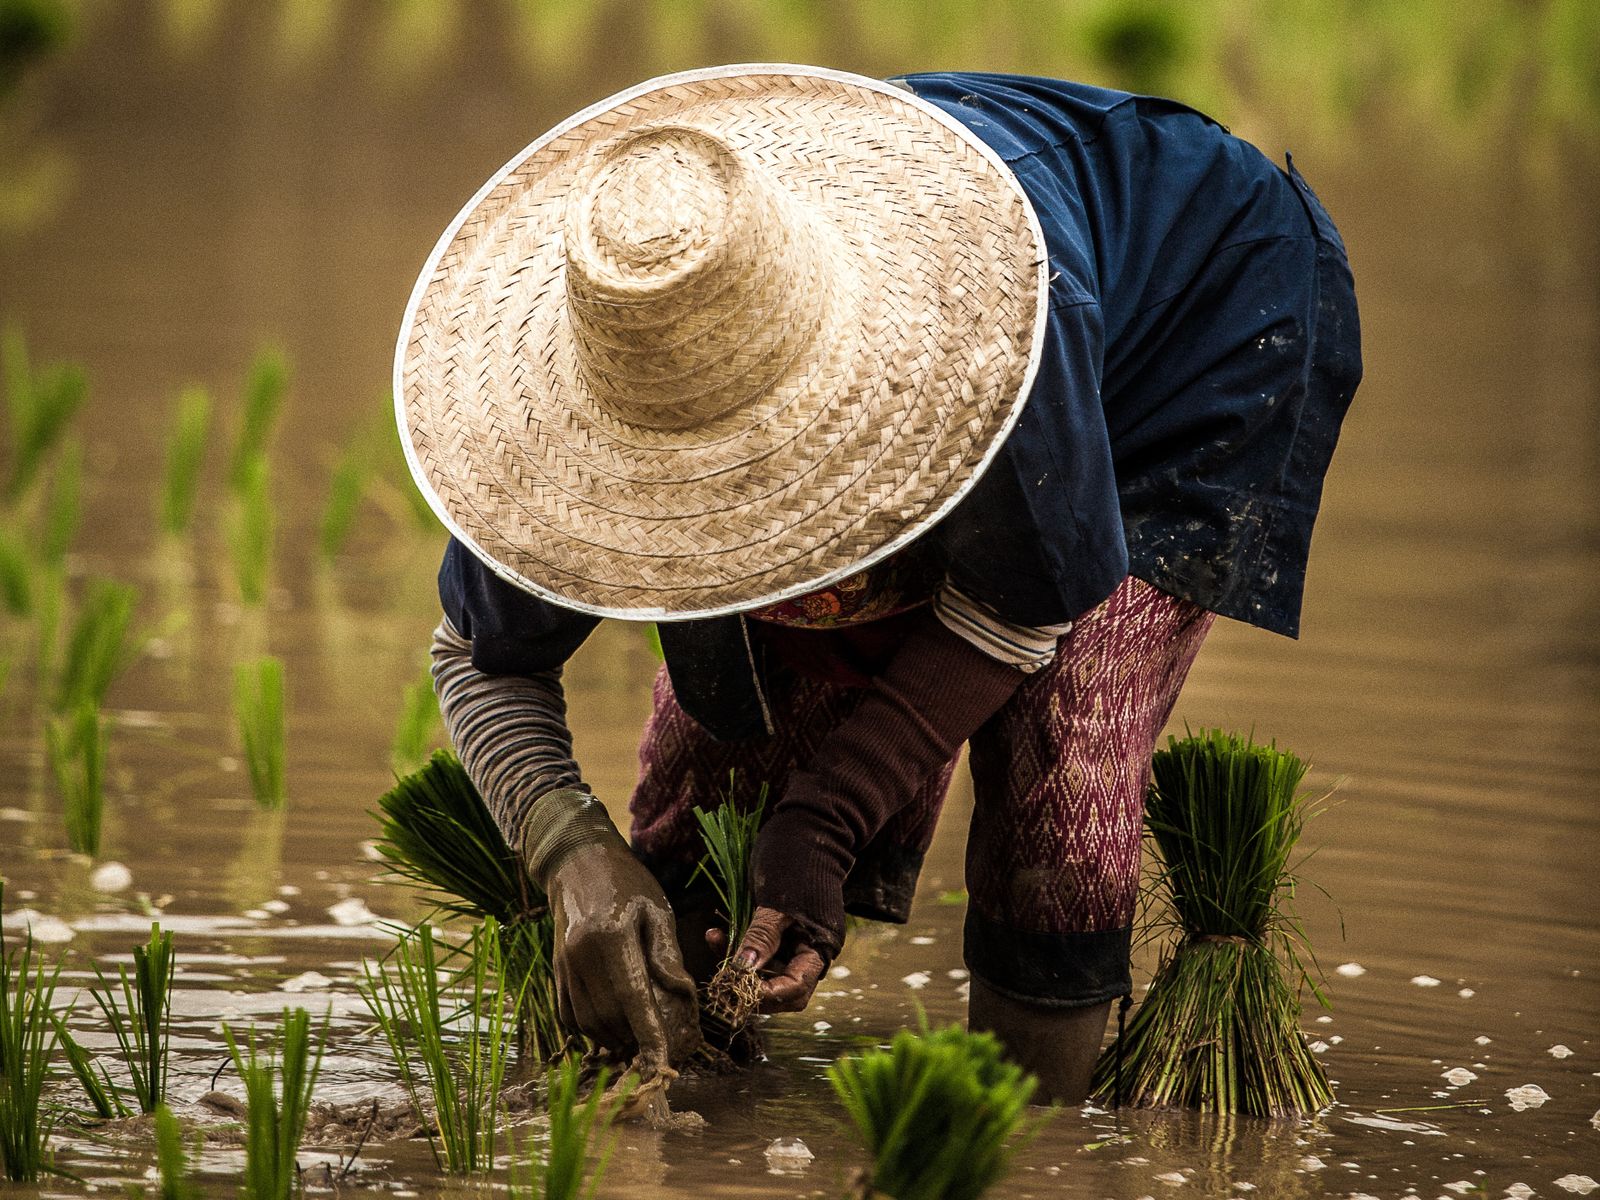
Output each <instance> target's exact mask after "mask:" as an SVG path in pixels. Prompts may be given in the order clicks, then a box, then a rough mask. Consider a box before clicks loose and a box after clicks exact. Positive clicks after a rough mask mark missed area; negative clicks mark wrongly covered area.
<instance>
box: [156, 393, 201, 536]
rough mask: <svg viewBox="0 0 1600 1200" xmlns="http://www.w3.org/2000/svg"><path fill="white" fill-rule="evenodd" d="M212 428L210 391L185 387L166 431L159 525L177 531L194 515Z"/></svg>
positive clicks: (185, 526) (186, 525)
mask: <svg viewBox="0 0 1600 1200" xmlns="http://www.w3.org/2000/svg"><path fill="white" fill-rule="evenodd" d="M210 432H211V393H210V392H208V391H206V389H205V388H203V387H190V388H185V389H184V391H183V394H182V395H181V396H179V397H178V415H177V419H176V420H175V421H174V422H173V425H172V431H171V432H170V433H169V434H168V435H167V468H166V475H165V477H164V479H163V482H162V486H161V528H162V529H164V530H165V531H166V532H168V533H171V534H180V533H183V532H184V531H185V530H187V529H188V528H189V522H190V521H191V520H192V519H193V518H194V504H195V497H196V496H197V495H198V494H199V491H200V469H201V467H203V466H204V465H205V457H206V436H207V435H208V434H209V433H210Z"/></svg>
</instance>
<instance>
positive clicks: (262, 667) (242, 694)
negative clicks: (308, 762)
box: [233, 656, 288, 809]
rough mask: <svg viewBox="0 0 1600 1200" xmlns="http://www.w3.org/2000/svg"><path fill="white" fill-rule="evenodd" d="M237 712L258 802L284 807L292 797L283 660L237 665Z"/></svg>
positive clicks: (257, 660)
mask: <svg viewBox="0 0 1600 1200" xmlns="http://www.w3.org/2000/svg"><path fill="white" fill-rule="evenodd" d="M233 711H234V715H235V717H236V718H237V720H238V725H239V738H240V741H241V743H242V744H243V746H244V761H245V770H246V773H247V774H248V775H249V776H250V789H251V791H252V792H253V793H254V795H255V798H256V803H257V804H258V805H259V806H260V807H262V808H267V809H276V808H282V807H283V804H284V800H285V799H286V798H287V795H288V791H287V785H286V782H285V773H284V745H285V741H286V737H285V725H284V690H283V662H282V660H280V659H277V658H273V657H270V656H268V657H265V658H259V659H255V660H254V661H251V662H242V663H238V664H236V665H235V666H234V668H233Z"/></svg>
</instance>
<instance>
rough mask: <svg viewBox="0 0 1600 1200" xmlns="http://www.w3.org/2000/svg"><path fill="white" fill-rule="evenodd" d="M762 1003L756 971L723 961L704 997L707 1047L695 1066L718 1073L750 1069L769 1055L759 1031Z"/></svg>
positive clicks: (702, 1027)
mask: <svg viewBox="0 0 1600 1200" xmlns="http://www.w3.org/2000/svg"><path fill="white" fill-rule="evenodd" d="M760 1002H761V976H760V975H759V974H757V973H756V970H755V968H754V967H745V966H741V965H739V964H738V963H736V962H734V960H733V959H732V958H731V957H730V958H725V959H723V960H722V963H721V965H719V966H718V967H717V970H716V973H715V974H714V975H712V976H711V981H710V982H709V983H708V984H706V986H705V987H704V988H703V989H702V990H701V993H700V1031H701V1033H702V1034H704V1035H705V1044H704V1046H703V1047H702V1049H701V1051H700V1053H699V1054H697V1055H696V1057H695V1061H694V1065H695V1066H696V1067H706V1068H709V1069H711V1070H712V1071H715V1072H722V1071H726V1070H728V1069H729V1068H731V1067H738V1066H748V1065H749V1064H750V1063H752V1062H755V1061H757V1060H758V1059H760V1058H761V1057H762V1055H763V1054H764V1053H765V1047H764V1046H763V1045H762V1041H761V1033H760V1030H759V1029H758V1028H757V1027H756V1007H757V1005H758V1004H759V1003H760Z"/></svg>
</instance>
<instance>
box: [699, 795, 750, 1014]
mask: <svg viewBox="0 0 1600 1200" xmlns="http://www.w3.org/2000/svg"><path fill="white" fill-rule="evenodd" d="M732 784H733V780H732V779H731V778H730V780H729V787H730V792H731V790H732ZM766 804H767V787H766V785H765V784H762V786H761V791H760V793H759V794H758V795H757V797H756V803H755V806H754V807H753V808H751V809H750V810H749V811H746V812H741V811H740V810H739V809H738V808H736V807H735V806H734V804H733V802H732V800H731V799H730V800H728V801H726V802H724V803H722V804H720V805H718V806H717V807H716V808H715V809H712V810H711V811H709V812H708V811H706V810H705V809H703V808H696V809H695V810H694V817H695V820H696V821H697V822H699V825H700V836H701V839H702V840H703V841H704V843H705V848H706V853H705V857H703V858H702V859H701V860H700V864H699V866H698V867H697V868H696V870H695V876H696V877H697V878H698V877H700V876H702V875H703V876H704V877H705V878H706V879H708V880H709V881H710V882H711V887H712V889H713V890H714V891H715V892H716V895H717V900H718V902H719V903H720V904H721V906H722V913H723V915H724V916H725V917H726V918H727V921H728V952H727V954H726V956H725V957H724V958H723V960H722V962H721V963H720V964H718V966H717V970H716V973H715V974H714V975H713V976H712V977H711V982H710V983H709V984H708V985H707V987H706V991H705V1001H704V1004H703V1006H702V1013H703V1015H704V1016H705V1017H707V1018H709V1019H710V1020H711V1021H712V1022H713V1023H714V1024H715V1025H716V1026H721V1027H722V1028H721V1029H720V1030H719V1029H716V1028H713V1029H711V1030H709V1031H708V1032H710V1033H711V1034H712V1035H713V1036H714V1037H716V1035H718V1034H719V1033H720V1034H723V1035H731V1034H735V1033H738V1032H739V1031H740V1030H742V1029H744V1028H745V1027H746V1026H747V1025H749V1024H750V1022H751V1021H752V1020H754V1018H755V1015H756V1006H757V1004H758V1003H759V1001H760V999H761V979H760V977H759V976H758V975H757V974H756V971H755V968H754V967H750V966H745V965H744V964H742V963H740V962H738V961H737V960H736V958H735V955H736V954H737V952H738V949H739V943H740V942H741V941H742V940H743V938H744V935H745V932H746V930H748V929H749V928H750V918H751V917H752V915H753V914H754V912H755V896H754V892H753V889H752V885H751V878H750V860H751V858H752V857H753V855H754V854H755V845H756V833H757V831H758V830H759V829H760V828H761V814H762V812H763V810H764V809H765V808H766ZM716 1040H719V1041H725V1040H727V1039H726V1036H723V1037H716Z"/></svg>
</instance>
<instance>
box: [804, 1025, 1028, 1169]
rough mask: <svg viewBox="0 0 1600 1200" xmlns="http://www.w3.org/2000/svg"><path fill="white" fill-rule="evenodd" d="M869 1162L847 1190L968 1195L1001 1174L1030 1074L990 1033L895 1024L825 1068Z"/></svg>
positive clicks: (1024, 1103) (1013, 1142) (1008, 1158)
mask: <svg viewBox="0 0 1600 1200" xmlns="http://www.w3.org/2000/svg"><path fill="white" fill-rule="evenodd" d="M828 1080H829V1082H830V1083H832V1084H833V1090H834V1092H835V1093H837V1094H838V1097H839V1100H840V1102H841V1103H842V1104H843V1105H844V1108H845V1111H846V1112H847V1113H848V1114H849V1116H850V1119H851V1121H852V1122H854V1123H855V1127H856V1131H857V1132H858V1133H859V1134H860V1136H861V1140H862V1142H863V1143H864V1144H865V1146H866V1148H867V1151H868V1153H870V1154H871V1155H872V1166H871V1168H870V1169H869V1170H868V1171H867V1172H866V1174H865V1175H864V1176H863V1177H862V1178H860V1180H859V1181H858V1184H857V1187H856V1190H855V1191H854V1192H853V1193H852V1194H853V1195H855V1196H858V1197H861V1198H862V1200H866V1198H867V1197H871V1196H874V1195H881V1196H892V1197H894V1198H895V1200H971V1198H972V1197H976V1196H981V1195H982V1194H983V1193H984V1192H985V1191H987V1190H988V1189H989V1188H990V1187H992V1186H993V1185H994V1184H995V1182H996V1181H998V1180H999V1179H1000V1177H1001V1176H1003V1175H1004V1174H1005V1173H1006V1170H1007V1169H1008V1168H1009V1166H1010V1163H1011V1157H1012V1154H1013V1152H1014V1151H1015V1148H1016V1145H1017V1140H1018V1139H1017V1137H1016V1135H1017V1133H1018V1127H1019V1125H1020V1123H1021V1120H1022V1116H1023V1112H1024V1110H1025V1109H1026V1108H1027V1105H1028V1100H1029V1098H1030V1097H1031V1096H1032V1095H1033V1091H1034V1088H1035V1086H1036V1082H1037V1081H1036V1080H1035V1079H1034V1078H1033V1076H1031V1075H1028V1074H1027V1073H1026V1072H1024V1071H1023V1070H1022V1068H1021V1067H1019V1066H1017V1065H1016V1064H1015V1063H1011V1062H1008V1061H1007V1060H1006V1059H1005V1058H1004V1057H1003V1056H1002V1052H1001V1048H1000V1043H999V1042H998V1041H997V1040H996V1039H995V1037H994V1036H993V1035H992V1034H988V1033H968V1032H967V1031H966V1030H964V1029H962V1028H961V1027H960V1026H959V1025H951V1026H948V1027H947V1028H944V1029H940V1030H937V1031H935V1032H929V1031H928V1030H927V1029H926V1027H924V1029H923V1031H922V1032H921V1033H913V1032H911V1031H910V1030H908V1029H902V1030H901V1031H900V1032H899V1033H897V1034H895V1036H894V1040H893V1041H892V1042H891V1043H890V1044H889V1049H888V1050H871V1051H868V1052H867V1053H866V1054H863V1055H861V1056H860V1057H859V1058H845V1059H841V1060H839V1061H838V1062H837V1063H835V1064H834V1065H833V1066H831V1067H829V1068H828Z"/></svg>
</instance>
